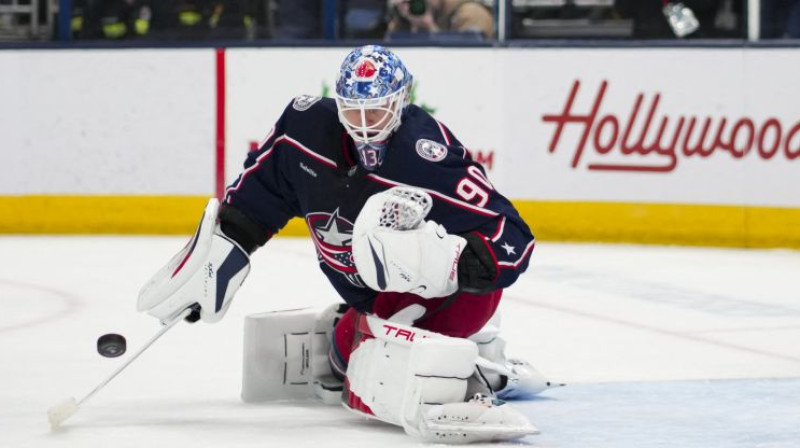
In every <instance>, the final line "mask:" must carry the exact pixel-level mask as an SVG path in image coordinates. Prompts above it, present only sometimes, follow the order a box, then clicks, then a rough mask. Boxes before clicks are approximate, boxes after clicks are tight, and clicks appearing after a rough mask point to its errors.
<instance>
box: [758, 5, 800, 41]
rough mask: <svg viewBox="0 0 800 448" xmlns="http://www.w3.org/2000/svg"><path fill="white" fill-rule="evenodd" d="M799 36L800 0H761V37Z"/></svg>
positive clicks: (795, 37)
mask: <svg viewBox="0 0 800 448" xmlns="http://www.w3.org/2000/svg"><path fill="white" fill-rule="evenodd" d="M786 37H788V38H794V39H797V38H800V0H761V38H762V39H781V38H786Z"/></svg>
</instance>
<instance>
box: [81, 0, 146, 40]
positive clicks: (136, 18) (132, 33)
mask: <svg viewBox="0 0 800 448" xmlns="http://www.w3.org/2000/svg"><path fill="white" fill-rule="evenodd" d="M74 12H76V13H80V14H82V15H75V16H73V19H72V29H73V32H74V33H75V34H76V35H77V36H78V37H79V38H81V39H131V38H137V37H142V36H145V35H147V33H148V32H149V31H150V21H151V19H152V16H153V13H152V9H151V8H150V2H149V1H148V0H84V1H78V2H76V4H75V10H74Z"/></svg>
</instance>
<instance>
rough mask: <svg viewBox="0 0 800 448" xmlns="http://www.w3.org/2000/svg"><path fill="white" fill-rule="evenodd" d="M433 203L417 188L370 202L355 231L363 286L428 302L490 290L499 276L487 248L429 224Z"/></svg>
mask: <svg viewBox="0 0 800 448" xmlns="http://www.w3.org/2000/svg"><path fill="white" fill-rule="evenodd" d="M432 203H433V201H432V200H431V197H430V195H428V193H426V192H424V191H422V190H420V189H417V188H413V187H394V188H391V189H389V190H387V191H383V192H380V193H377V194H375V195H373V196H372V197H370V198H369V199H368V200H367V202H366V204H364V208H363V209H362V210H361V213H359V215H358V218H356V222H355V224H354V226H353V261H354V262H355V265H356V269H358V273H359V274H360V275H361V277H362V279H363V280H364V283H366V284H367V286H369V287H370V288H372V289H374V290H376V291H392V292H408V293H412V294H416V295H418V296H421V297H424V298H426V299H431V298H439V297H447V296H450V295H451V294H453V293H455V292H456V291H459V290H461V291H465V292H471V293H483V292H488V291H491V290H492V289H493V284H494V279H495V278H496V276H497V275H496V272H495V271H496V270H495V267H494V263H493V258H492V256H491V254H490V253H488V250H489V249H488V248H487V246H486V244H484V243H483V242H481V241H480V237H478V236H477V235H474V234H471V235H465V237H466V238H465V237H461V236H458V235H451V234H449V233H447V231H446V230H445V228H444V227H443V226H441V225H440V224H437V223H436V222H434V221H430V220H429V221H426V220H425V217H426V216H427V214H428V212H429V211H430V209H431V206H432Z"/></svg>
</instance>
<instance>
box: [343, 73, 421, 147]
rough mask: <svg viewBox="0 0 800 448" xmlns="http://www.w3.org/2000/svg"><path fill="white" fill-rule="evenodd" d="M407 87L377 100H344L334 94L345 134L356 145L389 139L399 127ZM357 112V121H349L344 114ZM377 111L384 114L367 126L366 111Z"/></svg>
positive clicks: (406, 95)
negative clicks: (348, 135)
mask: <svg viewBox="0 0 800 448" xmlns="http://www.w3.org/2000/svg"><path fill="white" fill-rule="evenodd" d="M407 93H408V86H403V87H402V88H400V89H399V90H398V91H396V92H394V93H392V94H390V95H387V96H382V97H379V98H345V97H343V96H341V95H339V94H338V93H337V94H336V106H337V110H338V113H339V121H341V123H342V125H343V126H344V128H345V129H346V130H347V133H348V134H350V136H351V137H352V138H353V140H355V141H356V142H358V143H377V142H382V141H385V140H388V139H389V136H390V135H391V134H392V132H394V131H395V130H396V129H397V128H398V127H400V123H401V118H402V114H403V109H404V108H405V106H406V100H407V98H408V94H407ZM353 110H356V111H358V112H359V113H358V117H359V118H360V120H359V121H356V122H352V121H350V120H349V119H348V118H347V116H346V115H345V112H349V111H353ZM368 110H379V111H383V112H385V114H384V115H383V116H382V117H381V118H380V119H379V120H378V121H377V122H375V123H372V124H371V125H368V124H367V111H368Z"/></svg>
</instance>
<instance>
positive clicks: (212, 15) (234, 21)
mask: <svg viewBox="0 0 800 448" xmlns="http://www.w3.org/2000/svg"><path fill="white" fill-rule="evenodd" d="M73 1H74V2H75V3H74V8H73V18H72V30H73V34H74V35H75V36H76V37H77V38H79V39H132V38H145V37H147V38H152V39H162V40H182V39H242V38H247V37H251V36H252V33H253V26H254V24H253V20H252V15H251V12H250V9H251V5H252V1H251V0H238V1H230V0H229V1H219V0H217V1H214V0H73Z"/></svg>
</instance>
